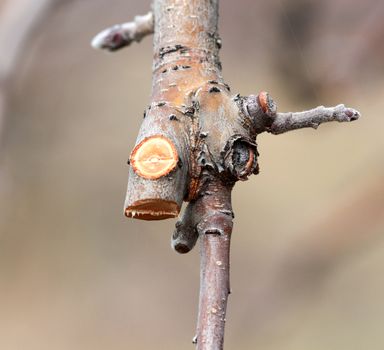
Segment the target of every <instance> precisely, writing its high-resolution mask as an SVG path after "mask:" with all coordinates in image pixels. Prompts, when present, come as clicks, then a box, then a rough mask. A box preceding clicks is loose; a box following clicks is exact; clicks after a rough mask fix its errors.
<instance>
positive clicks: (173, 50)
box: [93, 0, 359, 350]
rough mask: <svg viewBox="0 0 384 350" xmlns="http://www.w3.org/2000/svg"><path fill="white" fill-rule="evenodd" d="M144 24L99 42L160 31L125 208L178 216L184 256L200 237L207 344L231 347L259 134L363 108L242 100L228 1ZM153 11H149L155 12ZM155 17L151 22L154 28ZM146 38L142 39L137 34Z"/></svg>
mask: <svg viewBox="0 0 384 350" xmlns="http://www.w3.org/2000/svg"><path fill="white" fill-rule="evenodd" d="M153 11H154V17H155V19H156V20H155V21H153V17H152V15H151V16H150V17H148V18H147V19H148V20H146V21H143V23H144V27H143V28H145V30H139V29H140V26H138V25H137V23H136V22H138V20H137V18H138V17H136V20H135V22H134V23H131V24H129V25H128V24H126V25H120V26H117V27H112V28H111V29H107V30H106V31H103V32H102V33H101V34H99V35H98V36H96V38H95V39H94V41H93V45H94V46H95V47H98V48H106V49H108V50H111V51H113V50H116V49H118V48H120V47H123V46H126V45H128V44H130V43H131V42H132V41H133V40H137V41H138V40H140V39H141V38H142V37H143V35H144V34H145V35H146V34H148V33H150V32H152V30H153V29H152V25H153V23H154V61H153V79H152V96H151V104H150V106H149V107H148V108H147V109H146V110H145V113H144V121H143V123H142V126H141V128H140V131H139V135H138V137H137V140H136V145H135V148H134V149H133V151H132V153H131V156H130V165H131V166H130V169H129V178H128V187H127V196H126V201H125V214H126V216H128V217H134V218H137V219H144V220H159V219H166V218H170V217H176V216H177V215H178V214H179V211H180V207H181V205H182V202H183V201H187V202H189V204H188V206H187V208H186V210H185V212H184V214H183V216H182V218H181V219H180V220H179V221H178V222H177V224H176V229H175V231H174V233H173V236H172V243H171V244H172V246H173V248H174V249H175V250H176V251H177V252H179V253H187V252H188V251H190V250H191V249H192V248H193V247H194V245H195V243H196V240H197V238H198V237H199V238H200V243H201V245H200V247H201V252H200V256H201V264H200V297H199V312H198V321H197V336H196V339H195V340H196V344H197V349H198V350H221V349H222V348H223V343H224V325H225V313H226V306H227V298H228V294H229V248H230V237H231V232H232V219H233V212H232V207H231V191H232V188H233V186H234V184H235V182H236V181H239V180H246V179H247V178H248V177H249V176H250V175H252V174H257V173H258V170H259V167H258V161H257V157H258V150H257V147H256V137H257V135H258V134H260V133H262V132H265V131H267V132H271V133H274V134H279V133H283V132H286V131H290V130H294V129H298V128H303V127H317V126H318V125H319V124H321V123H323V122H327V121H333V120H337V121H352V120H355V119H357V118H358V117H359V113H358V112H357V111H355V110H353V109H351V108H345V107H344V106H343V105H339V106H336V107H333V108H325V107H318V108H315V109H313V110H310V111H306V112H300V113H277V112H276V109H277V108H276V104H275V103H274V101H273V100H272V99H271V98H270V96H269V94H267V93H266V92H261V93H260V94H259V95H257V96H254V95H251V96H248V97H241V96H240V95H235V96H233V95H232V94H231V92H230V88H229V86H228V85H227V84H225V82H224V80H223V78H222V76H221V63H220V60H219V49H220V47H221V39H220V37H219V34H218V28H217V22H218V0H210V1H207V0H189V1H188V3H186V2H185V1H182V0H155V1H154V4H153ZM147 16H149V15H147ZM149 23H151V25H149ZM135 38H136V39H135Z"/></svg>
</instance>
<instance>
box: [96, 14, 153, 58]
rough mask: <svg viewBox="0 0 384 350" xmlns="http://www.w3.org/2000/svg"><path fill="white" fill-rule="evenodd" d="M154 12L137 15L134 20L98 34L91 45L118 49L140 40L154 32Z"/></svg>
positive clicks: (97, 47)
mask: <svg viewBox="0 0 384 350" xmlns="http://www.w3.org/2000/svg"><path fill="white" fill-rule="evenodd" d="M153 22H154V20H153V13H152V12H148V13H147V14H146V15H144V16H135V18H134V20H133V21H132V22H127V23H122V24H117V25H114V26H113V27H110V28H107V29H104V30H103V31H102V32H100V33H99V34H97V35H96V36H95V37H94V38H93V40H92V42H91V45H92V47H93V48H95V49H105V50H109V51H116V50H119V49H121V48H123V47H126V46H129V45H131V43H132V42H134V41H136V42H140V41H141V39H143V38H144V37H145V36H147V35H149V34H152V33H153V27H154V23H153Z"/></svg>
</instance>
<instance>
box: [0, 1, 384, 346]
mask: <svg viewBox="0 0 384 350" xmlns="http://www.w3.org/2000/svg"><path fill="white" fill-rule="evenodd" d="M149 6H150V1H139V0H132V1H127V0H125V1H123V0H116V1H113V2H111V1H106V0H92V1H91V0H82V1H80V0H79V1H74V0H0V53H1V54H0V121H2V123H1V124H0V125H1V127H0V131H1V137H0V349H6V350H25V349H28V350H34V349H36V350H37V349H38V350H48V349H49V350H52V349H54V350H67V349H71V350H85V349H92V350H101V349H103V350H105V349H108V350H120V349H137V350H141V349H154V348H160V349H170V350H172V349H193V345H192V344H191V340H192V337H193V335H194V328H195V319H196V314H197V309H196V308H197V298H198V287H199V286H198V284H199V280H198V274H199V259H198V250H197V249H196V250H195V251H194V252H192V253H190V254H188V255H186V256H179V255H177V254H176V253H174V252H173V251H172V250H171V248H170V235H171V233H172V231H173V227H174V224H175V220H168V221H162V222H155V223H154V222H141V221H136V220H128V219H126V218H124V216H123V214H122V206H123V200H124V195H125V189H126V188H125V187H126V180H127V179H126V177H127V165H126V160H127V158H128V155H129V153H130V150H131V149H132V147H133V145H134V142H135V138H136V134H137V131H138V128H139V126H140V122H141V119H142V112H143V109H144V107H145V106H146V105H147V103H148V102H149V93H150V87H151V63H152V62H151V58H152V51H151V45H152V44H151V38H146V39H144V40H143V41H142V43H140V45H137V44H134V45H133V46H132V47H129V48H127V49H125V50H123V51H121V52H117V53H115V54H105V53H103V52H96V51H93V50H92V49H91V48H90V45H89V42H90V39H91V38H92V36H93V35H94V34H95V33H97V32H98V31H99V30H101V29H103V28H104V27H106V26H109V25H112V24H115V23H119V22H123V21H126V20H130V19H132V18H133V16H134V15H136V14H144V13H146V12H147V10H148V8H149ZM220 34H221V37H222V39H223V43H224V45H223V49H222V52H221V58H222V63H223V72H224V76H225V77H226V79H227V81H228V83H229V84H230V85H231V87H232V90H234V91H235V92H237V91H238V92H241V94H243V95H247V94H251V93H257V92H258V91H260V90H267V91H269V92H270V93H271V95H272V96H273V97H274V99H275V100H276V101H277V103H278V107H279V109H280V111H288V110H301V109H305V108H310V107H314V106H316V105H319V104H324V105H335V104H337V103H341V102H343V103H345V104H347V105H349V106H351V107H354V108H357V109H359V110H360V111H361V113H362V115H363V117H362V118H361V119H360V120H359V121H357V122H354V123H351V124H338V123H332V124H328V125H323V126H321V127H320V128H319V129H318V130H317V131H314V130H300V131H296V132H292V133H289V134H286V135H281V136H272V135H262V136H261V137H260V138H259V140H258V144H259V151H260V154H261V155H260V164H261V173H260V175H258V176H257V177H253V178H251V179H250V180H249V181H248V182H246V183H240V184H238V186H236V188H235V191H234V210H235V213H236V218H235V229H234V234H233V246H232V271H231V282H232V289H233V294H232V295H231V298H230V302H229V309H228V315H227V333H226V348H228V349H244V350H245V349H249V350H251V349H264V350H283V349H284V350H300V349H311V350H320V349H321V350H322V349H328V350H331V349H337V350H342V349H348V350H354V349H356V350H360V349H370V350H375V349H380V350H381V349H383V348H384V332H383V325H384V301H383V295H384V277H383V275H384V273H383V272H384V235H383V234H384V182H383V181H384V160H383V156H384V148H383V146H384V137H383V127H384V118H383V115H382V111H383V110H384V3H383V2H382V1H380V0H366V1H362V0H360V1H358V0H349V1H347V0H324V1H321V2H320V1H314V0H313V1H310V0H290V1H288V0H281V1H276V2H270V1H268V0H257V1H251V0H247V1H245V0H244V1H222V2H221V9H220ZM1 110H2V112H1Z"/></svg>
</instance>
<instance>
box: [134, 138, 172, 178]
mask: <svg viewBox="0 0 384 350" xmlns="http://www.w3.org/2000/svg"><path fill="white" fill-rule="evenodd" d="M178 160H179V157H178V155H177V151H176V148H175V146H174V144H173V143H172V142H171V140H169V139H168V138H166V137H164V136H162V135H155V136H151V137H147V138H145V139H144V140H143V141H141V142H140V143H139V144H138V145H137V146H136V147H135V148H134V150H133V151H132V154H131V159H130V161H131V165H132V167H133V170H134V171H135V172H136V173H137V174H138V175H140V176H142V177H144V178H146V179H152V180H155V179H158V178H159V177H162V176H164V175H167V174H168V173H170V172H171V171H172V170H173V169H174V168H175V167H176V165H177V162H178Z"/></svg>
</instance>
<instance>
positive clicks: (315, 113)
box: [267, 104, 360, 135]
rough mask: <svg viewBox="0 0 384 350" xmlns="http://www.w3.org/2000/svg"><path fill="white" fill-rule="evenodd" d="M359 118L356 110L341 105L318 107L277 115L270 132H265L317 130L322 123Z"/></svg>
mask: <svg viewBox="0 0 384 350" xmlns="http://www.w3.org/2000/svg"><path fill="white" fill-rule="evenodd" d="M359 117H360V113H359V112H358V111H357V110H355V109H353V108H347V107H345V106H344V105H343V104H340V105H337V106H336V107H328V108H327V107H324V106H319V107H316V108H314V109H310V110H309V111H303V112H296V113H292V112H288V113H277V114H276V117H275V119H274V121H273V123H272V125H271V127H270V130H267V131H268V132H271V133H272V134H274V135H277V134H282V133H284V132H287V131H291V130H295V129H301V128H314V129H317V128H318V126H319V125H320V124H322V123H326V122H332V121H338V122H351V121H354V120H357V119H358V118H359Z"/></svg>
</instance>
